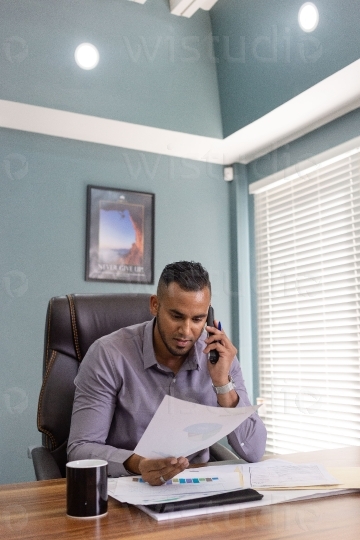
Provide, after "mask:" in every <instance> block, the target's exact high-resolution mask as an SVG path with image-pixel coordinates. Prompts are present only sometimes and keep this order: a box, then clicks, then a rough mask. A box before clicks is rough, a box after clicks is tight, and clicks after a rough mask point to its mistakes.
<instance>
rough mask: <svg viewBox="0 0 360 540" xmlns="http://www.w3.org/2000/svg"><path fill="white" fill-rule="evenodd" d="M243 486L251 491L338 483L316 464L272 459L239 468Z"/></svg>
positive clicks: (323, 468)
mask: <svg viewBox="0 0 360 540" xmlns="http://www.w3.org/2000/svg"><path fill="white" fill-rule="evenodd" d="M241 470H242V474H243V480H244V486H245V487H250V488H253V489H271V488H293V489H296V488H298V487H304V486H309V487H310V488H311V487H315V486H334V485H337V484H339V481H338V480H337V479H336V478H334V477H333V476H332V475H331V474H330V473H328V471H327V470H326V469H325V467H323V466H322V465H320V464H318V463H302V464H296V463H290V462H289V461H285V460H280V459H273V460H270V459H269V460H266V461H262V462H260V463H249V464H246V465H242V467H241Z"/></svg>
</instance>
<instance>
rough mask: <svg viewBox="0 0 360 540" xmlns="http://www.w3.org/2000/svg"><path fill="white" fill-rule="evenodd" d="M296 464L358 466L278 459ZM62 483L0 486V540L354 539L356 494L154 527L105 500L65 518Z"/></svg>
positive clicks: (352, 453)
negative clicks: (96, 512)
mask: <svg viewBox="0 0 360 540" xmlns="http://www.w3.org/2000/svg"><path fill="white" fill-rule="evenodd" d="M281 457H282V458H286V459H288V460H290V461H294V462H296V463H306V462H310V461H317V462H320V463H323V464H325V465H328V466H341V465H348V466H360V447H351V448H342V449H337V450H326V451H321V452H308V453H304V454H303V453H302V454H292V455H287V456H281ZM65 499H66V495H65V480H49V481H44V482H29V483H24V484H11V485H4V486H0V538H2V539H4V540H5V539H6V540H12V539H34V540H43V539H47V540H48V539H49V538H54V539H55V540H58V539H67V540H72V539H86V540H92V539H102V540H110V539H126V540H130V539H133V538H136V539H139V540H140V539H141V540H169V539H170V538H171V540H205V539H206V540H212V539H213V540H219V538H220V539H222V538H226V540H232V539H236V540H239V538H244V539H246V540H280V539H281V540H282V539H283V540H289V539H290V538H291V539H294V540H358V538H359V533H360V493H359V494H358V493H356V494H351V495H339V496H333V497H324V498H321V499H313V500H308V501H299V502H289V503H285V504H279V505H272V506H264V507H261V508H253V509H249V510H241V511H236V512H232V513H224V514H210V515H208V516H199V517H195V518H191V519H180V520H172V521H167V522H162V523H158V522H156V521H154V520H153V519H151V518H150V517H148V516H147V515H146V514H144V513H143V512H141V511H140V510H138V509H137V508H135V507H132V506H128V505H125V504H121V503H119V502H118V501H115V500H114V499H112V498H111V497H110V498H109V512H108V514H107V515H106V516H104V517H102V518H97V519H91V520H76V519H72V518H69V517H67V516H66V514H65V508H66V501H65Z"/></svg>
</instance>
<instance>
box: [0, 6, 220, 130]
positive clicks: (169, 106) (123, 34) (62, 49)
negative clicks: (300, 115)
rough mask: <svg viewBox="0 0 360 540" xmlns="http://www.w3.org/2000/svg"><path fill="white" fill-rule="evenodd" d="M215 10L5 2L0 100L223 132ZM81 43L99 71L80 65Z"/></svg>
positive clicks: (0, 15) (0, 17)
mask: <svg viewBox="0 0 360 540" xmlns="http://www.w3.org/2000/svg"><path fill="white" fill-rule="evenodd" d="M210 37H211V24H210V18H209V14H208V13H206V12H204V11H199V12H198V13H196V15H195V16H194V17H192V18H191V19H185V18H184V17H176V16H174V15H171V14H170V12H169V4H168V0H147V2H146V3H145V4H144V5H142V4H136V3H133V2H129V1H128V0H76V1H74V0H15V1H14V0H1V2H0V43H1V44H2V50H1V54H0V72H1V78H0V98H1V99H8V100H12V101H19V102H23V103H31V104H33V105H42V106H44V107H52V108H56V109H63V110H67V111H74V112H78V113H83V114H89V115H94V116H100V117H104V118H112V119H115V120H123V121H125V122H133V123H135V124H144V125H147V126H155V127H158V128H165V129H171V130H174V131H183V132H186V133H194V134H198V135H207V136H210V137H222V124H221V114H220V103H219V95H218V86H217V78H216V68H215V64H214V62H213V60H212V54H210V45H211V39H210ZM82 42H91V43H93V44H94V45H95V46H96V47H97V48H98V50H99V53H100V62H99V64H98V66H97V68H96V69H94V70H91V71H85V70H82V69H80V68H78V66H77V65H76V64H75V60H74V51H75V48H76V47H77V45H79V44H80V43H82Z"/></svg>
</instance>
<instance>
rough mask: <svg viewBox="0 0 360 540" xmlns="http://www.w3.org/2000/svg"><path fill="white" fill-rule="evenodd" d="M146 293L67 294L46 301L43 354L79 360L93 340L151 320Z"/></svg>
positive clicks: (148, 297)
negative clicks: (49, 352) (47, 305)
mask: <svg viewBox="0 0 360 540" xmlns="http://www.w3.org/2000/svg"><path fill="white" fill-rule="evenodd" d="M149 301H150V295H149V294H120V293H119V294H70V295H68V296H57V297H54V298H52V299H51V300H50V302H49V307H48V314H47V332H46V337H45V355H46V358H47V359H48V351H49V350H56V351H58V352H61V353H64V354H67V355H68V356H72V357H73V358H77V359H78V360H79V361H81V360H82V359H83V357H84V356H85V354H86V352H87V350H88V348H89V347H90V345H92V343H94V341H96V340H97V339H99V338H100V337H102V336H105V335H107V334H110V333H111V332H114V331H115V330H118V329H119V328H123V327H125V326H131V325H133V324H137V323H140V322H145V321H149V320H150V319H151V318H152V315H151V314H150V308H149Z"/></svg>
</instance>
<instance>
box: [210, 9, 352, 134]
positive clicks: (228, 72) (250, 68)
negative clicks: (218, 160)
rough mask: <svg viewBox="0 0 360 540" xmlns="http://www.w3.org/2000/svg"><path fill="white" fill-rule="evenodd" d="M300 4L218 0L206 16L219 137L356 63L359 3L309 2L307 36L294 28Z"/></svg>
mask: <svg viewBox="0 0 360 540" xmlns="http://www.w3.org/2000/svg"><path fill="white" fill-rule="evenodd" d="M303 3H304V0H219V1H218V2H217V4H215V6H214V8H213V9H212V10H211V21H212V29H213V40H214V49H215V58H216V59H217V69H218V80H219V90H220V97H221V110H222V118H223V129H224V136H227V135H229V134H231V133H233V132H235V131H237V130H238V129H240V128H242V127H244V126H246V125H247V124H249V123H251V122H253V121H254V120H257V119H258V118H260V117H261V116H263V115H264V114H266V113H268V112H269V111H271V110H272V109H274V108H275V107H278V106H280V105H282V104H283V103H285V102H286V101H288V100H289V99H291V98H293V97H294V96H296V95H297V94H299V93H300V92H303V91H304V90H306V89H308V88H310V87H311V86H313V85H314V84H316V83H318V82H319V81H321V80H322V79H324V78H326V77H328V76H330V75H332V74H333V73H335V72H336V71H338V70H340V69H342V68H343V67H345V66H347V65H348V64H350V63H351V62H354V61H355V60H357V59H358V58H359V51H360V32H359V20H360V2H359V0H343V1H342V2H339V0H315V4H316V5H317V7H318V10H319V13H320V20H319V25H318V27H317V29H316V30H315V31H314V32H312V33H305V32H303V31H302V30H301V29H300V27H299V25H298V22H297V14H298V10H299V8H300V6H301V5H302V4H303Z"/></svg>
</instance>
